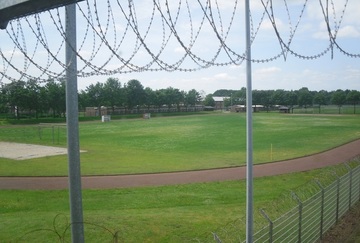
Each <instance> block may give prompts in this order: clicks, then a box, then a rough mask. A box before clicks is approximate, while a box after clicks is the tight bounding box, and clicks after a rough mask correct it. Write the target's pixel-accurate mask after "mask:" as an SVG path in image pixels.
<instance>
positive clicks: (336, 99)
mask: <svg viewBox="0 0 360 243" xmlns="http://www.w3.org/2000/svg"><path fill="white" fill-rule="evenodd" d="M331 102H332V103H333V104H334V105H337V106H338V107H339V114H340V112H341V107H342V105H343V104H345V102H346V93H345V92H344V91H343V90H341V89H338V90H336V91H335V92H334V93H333V94H332V96H331Z"/></svg>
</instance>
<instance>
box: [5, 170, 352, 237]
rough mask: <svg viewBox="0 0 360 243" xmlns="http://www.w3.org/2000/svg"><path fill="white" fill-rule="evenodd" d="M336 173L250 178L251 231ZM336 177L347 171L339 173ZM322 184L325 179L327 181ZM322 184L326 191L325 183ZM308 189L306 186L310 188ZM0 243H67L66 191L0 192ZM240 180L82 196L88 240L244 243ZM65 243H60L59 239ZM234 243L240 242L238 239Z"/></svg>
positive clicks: (88, 192) (243, 196) (243, 189)
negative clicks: (216, 236)
mask: <svg viewBox="0 0 360 243" xmlns="http://www.w3.org/2000/svg"><path fill="white" fill-rule="evenodd" d="M335 168H338V167H331V168H324V169H319V170H314V171H308V172H302V173H294V174H289V175H281V176H274V177H264V178H256V179H255V180H254V218H255V222H256V223H255V229H256V230H258V229H259V227H261V226H264V225H266V223H267V221H266V220H265V219H264V218H263V217H262V216H261V214H260V213H259V209H260V208H263V209H265V211H266V212H267V213H268V214H269V216H270V217H271V218H272V219H273V220H275V219H276V218H277V217H279V215H282V214H284V213H285V212H286V211H287V210H289V209H290V208H293V207H295V206H296V202H295V200H293V199H292V197H291V193H290V192H291V191H294V192H296V193H297V194H298V195H304V194H307V193H309V192H311V191H312V190H313V189H314V188H317V190H318V187H316V184H315V183H310V181H311V180H312V179H314V178H319V180H320V181H325V182H326V181H327V180H328V179H329V178H328V177H329V176H330V177H332V180H336V177H335V176H334V175H333V174H332V173H331V171H333V170H335ZM336 170H337V171H338V172H337V173H338V175H341V171H345V172H346V171H347V169H346V168H345V166H342V169H340V170H339V169H336ZM326 178H327V179H326ZM325 182H322V183H323V185H326V183H325ZM309 183H310V184H309ZM0 195H1V197H0V217H1V220H0V242H36V243H39V242H44V243H45V242H70V236H69V233H70V229H69V228H68V227H69V199H68V197H69V196H68V191H67V190H60V191H41V190H38V191H22V190H1V191H0ZM245 207H246V185H245V181H244V180H242V181H225V182H212V183H196V184H188V185H178V186H160V187H149V188H146V187H145V188H131V189H109V190H84V191H83V208H84V221H85V238H86V242H94V243H97V242H115V241H114V240H113V236H114V234H115V233H116V232H118V240H119V241H118V242H134V243H137V242H172V243H173V242H175V243H177V242H204V243H205V242H206V243H207V242H213V235H212V232H216V233H217V234H219V235H220V236H221V239H223V240H224V242H235V239H239V238H240V239H242V240H245V213H246V210H245ZM59 237H60V240H64V241H60V240H59ZM236 242H237V241H236Z"/></svg>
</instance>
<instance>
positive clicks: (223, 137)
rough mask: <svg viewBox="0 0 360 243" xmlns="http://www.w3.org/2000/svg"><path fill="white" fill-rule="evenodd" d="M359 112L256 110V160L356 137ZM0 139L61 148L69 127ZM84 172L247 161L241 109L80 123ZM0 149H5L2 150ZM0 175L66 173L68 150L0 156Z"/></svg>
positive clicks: (8, 132) (5, 130)
mask: <svg viewBox="0 0 360 243" xmlns="http://www.w3.org/2000/svg"><path fill="white" fill-rule="evenodd" d="M358 121H359V116H351V115H346V116H338V115H290V114H278V113H276V114H274V113H256V114H254V125H253V127H254V162H255V163H266V162H271V161H279V160H285V159H290V158H295V157H300V156H304V155H309V154H313V153H317V152H320V151H324V150H327V149H330V148H332V147H335V146H338V145H341V144H344V143H346V142H349V141H352V140H355V139H358V138H360V123H359V122H358ZM0 141H6V142H20V143H30V144H39V145H48V146H57V147H66V128H65V127H63V126H59V127H56V126H55V128H54V127H39V126H37V125H31V126H10V127H0ZM80 147H81V149H82V150H83V151H86V152H84V153H82V154H81V166H82V174H83V175H104V174H133V173H149V172H150V173H151V172H168V171H185V170H198V169H208V168H219V167H231V166H239V165H244V164H245V158H246V127H245V114H241V113H240V114H239V113H237V114H230V113H220V114H215V115H198V116H181V117H163V118H154V119H149V120H148V119H146V120H143V119H132V120H113V121H111V122H109V123H101V122H100V121H99V122H87V123H81V124H80ZM3 149H4V148H3ZM0 162H1V163H0V175H2V176H5V175H11V176H15V175H19V176H45V175H56V176H60V175H67V159H66V155H58V156H51V157H50V156H47V157H42V158H33V159H30V160H25V161H24V162H16V163H14V161H13V160H12V159H6V158H0Z"/></svg>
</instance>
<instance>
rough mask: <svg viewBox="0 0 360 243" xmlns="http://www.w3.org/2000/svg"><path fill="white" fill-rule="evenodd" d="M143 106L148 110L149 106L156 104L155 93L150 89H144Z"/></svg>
mask: <svg viewBox="0 0 360 243" xmlns="http://www.w3.org/2000/svg"><path fill="white" fill-rule="evenodd" d="M144 92H145V102H144V104H145V106H146V107H147V108H148V109H150V107H151V106H153V105H155V104H156V92H155V91H153V90H152V89H151V88H149V87H146V88H145V90H144Z"/></svg>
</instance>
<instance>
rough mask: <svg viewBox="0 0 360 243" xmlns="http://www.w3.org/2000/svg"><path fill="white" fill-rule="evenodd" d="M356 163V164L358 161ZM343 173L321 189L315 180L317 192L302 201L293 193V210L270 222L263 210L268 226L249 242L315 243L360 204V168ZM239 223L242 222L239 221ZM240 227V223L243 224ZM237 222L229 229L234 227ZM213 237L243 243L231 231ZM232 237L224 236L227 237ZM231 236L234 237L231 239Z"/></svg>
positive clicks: (225, 230) (224, 230)
mask: <svg viewBox="0 0 360 243" xmlns="http://www.w3.org/2000/svg"><path fill="white" fill-rule="evenodd" d="M358 162H359V161H358ZM345 167H346V168H347V170H348V171H347V173H346V174H344V175H343V176H339V175H337V174H336V172H334V176H335V178H336V180H335V181H333V182H332V183H331V184H329V185H328V186H326V187H324V186H323V185H322V184H321V182H320V181H318V180H315V184H316V186H317V188H318V191H317V192H316V193H315V194H314V195H312V196H311V197H310V198H308V199H306V200H302V199H301V197H299V196H298V195H297V194H296V193H295V192H292V193H291V194H292V195H291V196H292V198H293V199H294V200H295V202H296V204H297V206H296V207H294V208H292V209H291V210H289V211H288V212H286V213H285V214H283V215H282V216H280V217H278V218H277V219H272V218H271V216H269V215H267V213H266V212H265V210H260V211H261V214H262V215H263V216H264V218H265V219H266V221H267V222H268V225H266V226H265V227H263V228H261V229H260V230H258V231H256V232H255V233H254V235H253V242H254V243H255V242H270V243H271V242H318V241H319V240H321V239H322V238H323V235H324V234H325V233H326V232H327V231H328V230H329V229H330V228H331V227H332V226H334V225H335V224H336V223H337V222H338V220H339V219H340V218H341V217H342V216H343V215H344V214H345V213H346V212H348V211H349V209H350V208H351V207H352V206H353V205H355V204H356V203H357V202H359V201H360V166H359V165H358V166H356V167H355V168H351V167H350V166H349V165H348V164H345ZM242 222H243V221H242ZM243 223H244V222H243ZM238 226H239V222H238V223H236V225H235V224H234V225H231V227H238ZM220 231H222V232H219V233H213V238H214V241H215V242H218V243H220V242H233V240H236V239H237V241H238V242H245V241H242V240H241V239H239V236H236V234H237V235H239V234H238V233H236V230H234V229H220ZM230 232H231V234H232V235H227V233H230ZM234 234H235V235H234Z"/></svg>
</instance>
